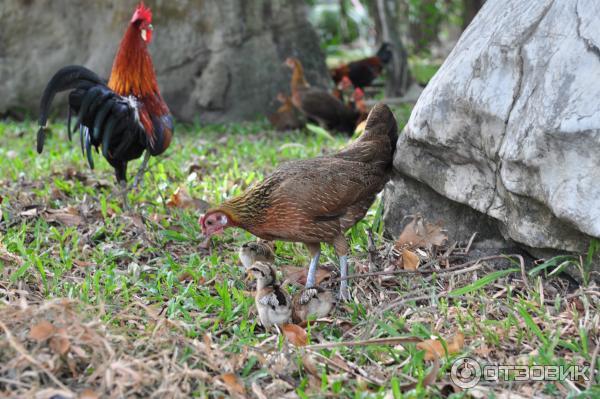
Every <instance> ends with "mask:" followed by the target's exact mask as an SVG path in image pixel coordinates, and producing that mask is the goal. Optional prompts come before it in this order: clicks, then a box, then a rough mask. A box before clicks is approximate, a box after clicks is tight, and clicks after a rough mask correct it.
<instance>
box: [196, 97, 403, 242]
mask: <svg viewBox="0 0 600 399" xmlns="http://www.w3.org/2000/svg"><path fill="white" fill-rule="evenodd" d="M396 139H397V125H396V120H395V118H394V116H393V114H392V113H391V111H390V110H389V108H388V107H387V106H385V105H383V104H378V105H377V106H375V107H374V108H373V110H372V111H371V113H370V115H369V118H368V120H367V126H366V131H365V133H364V134H363V135H362V136H361V137H360V138H359V139H358V140H357V141H355V142H354V143H352V144H350V145H349V146H348V147H346V148H345V149H343V150H342V151H340V152H339V153H337V154H335V155H332V156H324V157H318V158H313V159H306V160H298V161H292V162H288V163H285V164H283V165H281V166H280V167H278V168H277V169H276V170H275V172H273V174H271V175H270V176H268V177H267V178H266V179H265V180H263V181H262V182H260V183H258V184H256V185H254V186H252V187H250V188H248V189H247V190H246V191H245V192H244V193H243V194H242V195H240V196H239V197H236V198H233V199H231V200H229V201H226V202H225V203H223V204H222V205H221V206H220V207H218V208H214V209H211V210H209V211H208V213H210V212H214V211H221V212H225V213H226V214H228V215H229V216H230V218H231V220H232V221H233V222H234V223H235V225H237V226H239V227H242V228H244V229H245V230H247V231H249V232H251V233H252V234H254V235H256V236H258V237H260V238H263V239H265V240H284V241H296V242H303V243H306V244H317V243H321V242H326V243H329V244H334V243H335V241H336V240H337V239H339V237H340V236H342V237H343V234H344V232H345V231H347V230H348V229H349V228H350V227H352V226H353V225H354V224H356V222H358V221H359V220H360V219H362V218H363V217H364V215H365V214H366V212H367V210H368V209H369V207H370V206H371V204H372V203H373V201H374V200H375V197H376V196H377V193H378V192H379V191H381V189H383V186H384V185H385V183H386V182H387V180H388V171H389V169H390V167H391V164H392V156H393V149H394V147H395V144H396Z"/></svg>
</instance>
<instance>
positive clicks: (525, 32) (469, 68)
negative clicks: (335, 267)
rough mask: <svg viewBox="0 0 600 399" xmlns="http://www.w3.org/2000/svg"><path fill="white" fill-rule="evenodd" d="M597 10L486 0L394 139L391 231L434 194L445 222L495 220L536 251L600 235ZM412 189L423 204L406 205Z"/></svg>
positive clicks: (596, 6) (577, 246) (586, 3)
mask: <svg viewBox="0 0 600 399" xmlns="http://www.w3.org/2000/svg"><path fill="white" fill-rule="evenodd" d="M599 18H600V3H598V2H597V1H595V0H577V1H574V0H540V1H521V0H488V1H487V2H486V3H485V5H484V7H483V8H482V10H481V11H480V13H479V14H478V15H477V17H476V18H475V19H474V21H473V22H472V24H471V25H470V26H469V27H468V29H467V30H466V31H465V32H464V34H463V35H462V37H461V39H460V40H459V42H458V44H457V45H456V47H455V48H454V50H453V51H452V53H451V54H450V56H449V57H448V59H447V60H446V61H445V63H444V65H443V66H442V67H441V69H440V70H439V72H438V73H437V74H436V75H435V77H434V78H433V79H432V80H431V82H430V83H429V85H428V86H427V87H426V89H425V91H424V92H423V94H422V95H421V97H420V98H419V101H418V102H417V104H416V107H415V109H414V111H413V113H412V115H411V118H410V120H409V122H408V124H407V126H406V127H405V129H404V132H403V134H402V135H401V137H400V139H399V141H398V145H397V152H396V155H395V160H394V166H395V170H396V178H395V179H394V181H393V182H392V183H391V184H390V185H388V187H387V189H386V193H385V207H386V214H385V221H386V225H387V232H388V233H389V234H391V235H397V234H398V233H399V232H400V229H401V227H402V226H401V219H402V217H403V216H404V215H405V214H407V213H410V212H412V213H414V212H415V211H423V212H424V214H425V215H426V212H428V210H429V209H431V208H432V207H433V208H435V207H436V206H437V204H432V203H431V201H437V202H438V204H440V205H439V206H441V207H442V209H447V210H448V211H447V213H446V216H447V217H446V219H447V222H450V223H454V222H455V221H458V220H461V219H463V220H466V219H468V221H469V223H468V225H469V226H471V228H472V229H474V230H485V231H489V228H488V227H489V221H490V220H491V221H494V223H496V224H497V226H498V230H499V231H501V233H502V235H503V236H504V238H506V239H509V240H514V241H515V242H517V243H519V244H522V245H524V246H526V247H529V248H531V249H532V251H533V252H536V251H535V249H554V250H560V251H574V252H581V251H585V250H587V247H588V245H589V243H590V239H591V238H592V237H600V184H599V182H600V101H599V99H600V79H598V77H599V76H600V24H599V23H598V22H597V21H598V19H599ZM407 181H408V182H409V183H408V184H407V183H406V182H407ZM427 190H429V191H431V192H434V193H436V195H435V196H433V195H426V196H425V197H423V196H422V195H421V192H423V191H427ZM438 194H439V195H438ZM411 197H412V198H422V203H421V204H418V203H417V204H416V205H415V204H414V203H413V204H411V205H409V206H408V205H407V204H406V203H403V202H406V199H407V198H411ZM427 201H430V202H429V203H427ZM448 203H451V204H455V203H458V204H462V205H461V206H460V207H459V208H456V209H459V211H456V212H455V211H454V210H452V206H450V205H448ZM463 206H466V207H468V208H469V209H470V210H471V213H473V212H475V214H476V215H480V216H483V215H487V217H484V218H481V217H479V216H473V215H471V216H465V213H464V212H465V210H464V208H462V207H463ZM409 207H410V208H414V209H410V208H409ZM426 216H427V215H426ZM484 219H485V220H484ZM446 227H450V228H451V226H446ZM474 230H471V231H462V232H461V231H458V230H457V231H456V232H455V233H456V237H454V238H455V239H457V240H465V239H468V238H469V236H470V234H472V232H473V231H474Z"/></svg>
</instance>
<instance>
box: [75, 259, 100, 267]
mask: <svg viewBox="0 0 600 399" xmlns="http://www.w3.org/2000/svg"><path fill="white" fill-rule="evenodd" d="M73 264H74V265H75V266H77V267H80V268H82V269H85V268H88V267H92V266H94V265H95V263H93V262H88V261H86V260H79V259H74V260H73Z"/></svg>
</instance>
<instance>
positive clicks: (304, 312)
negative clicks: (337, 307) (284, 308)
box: [292, 287, 335, 323]
mask: <svg viewBox="0 0 600 399" xmlns="http://www.w3.org/2000/svg"><path fill="white" fill-rule="evenodd" d="M334 302H335V298H334V296H333V293H332V292H331V291H330V290H326V289H323V288H321V287H312V288H305V289H303V290H301V291H299V292H298V293H297V294H296V295H295V296H294V299H293V301H292V320H293V321H294V323H302V322H305V321H306V320H308V318H309V317H310V316H314V317H316V318H317V319H319V318H321V317H325V316H327V315H328V314H329V312H331V309H332V308H333V304H334Z"/></svg>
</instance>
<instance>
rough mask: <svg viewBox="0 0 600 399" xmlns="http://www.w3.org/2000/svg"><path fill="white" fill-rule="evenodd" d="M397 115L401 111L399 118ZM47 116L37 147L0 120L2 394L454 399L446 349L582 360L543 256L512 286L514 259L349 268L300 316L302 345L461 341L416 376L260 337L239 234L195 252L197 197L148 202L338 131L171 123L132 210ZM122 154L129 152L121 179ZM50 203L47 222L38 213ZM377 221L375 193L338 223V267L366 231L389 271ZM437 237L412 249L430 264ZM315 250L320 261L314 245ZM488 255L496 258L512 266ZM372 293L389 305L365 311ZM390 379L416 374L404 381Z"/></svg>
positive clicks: (585, 330) (358, 353) (314, 146)
mask: <svg viewBox="0 0 600 399" xmlns="http://www.w3.org/2000/svg"><path fill="white" fill-rule="evenodd" d="M398 111H399V112H398V113H397V114H398V115H399V117H400V115H402V117H401V120H400V122H401V123H404V122H405V118H406V116H407V115H408V112H407V110H398ZM51 128H52V130H53V132H54V134H53V135H52V136H51V137H49V138H48V140H47V141H46V148H45V150H44V153H43V154H41V155H38V154H37V153H36V152H35V145H34V137H35V134H34V132H35V126H34V125H33V124H32V123H10V122H5V123H0V141H1V142H3V143H5V144H4V146H3V147H2V148H0V178H1V180H2V182H1V187H2V189H1V190H2V191H1V192H0V196H1V198H2V204H1V208H0V209H1V210H2V222H1V223H0V238H1V243H2V245H1V246H0V300H1V302H0V321H2V323H1V324H0V393H1V394H2V395H5V394H9V393H12V394H13V395H15V396H19V395H20V396H33V393H34V392H38V391H40V390H44V389H46V390H48V389H55V390H59V391H61V392H63V395H64V396H65V397H69V396H68V395H67V394H69V392H70V393H71V394H72V393H76V394H82V395H83V393H87V394H89V395H96V396H87V397H105V396H106V397H108V396H114V397H119V396H139V397H147V396H149V395H150V394H155V395H156V396H161V397H162V396H167V397H190V396H193V397H207V396H209V397H222V396H233V397H236V396H237V397H243V396H246V395H248V396H255V397H261V396H260V395H261V394H263V395H264V396H263V397H284V395H287V397H301V398H304V397H325V396H339V397H355V398H359V397H360V398H362V397H369V398H384V397H385V398H387V397H394V398H399V397H410V398H424V397H448V396H450V397H456V398H458V397H468V396H469V394H467V393H466V392H460V391H455V390H454V389H453V388H452V386H451V385H450V384H449V381H450V380H449V377H450V368H451V363H452V361H453V360H454V359H456V358H458V357H460V356H464V355H467V356H471V357H474V358H477V359H479V360H480V361H483V362H489V363H503V364H512V363H525V364H549V365H588V366H589V364H590V362H591V361H592V356H593V351H594V348H596V345H597V342H598V341H597V339H598V336H597V334H598V323H599V316H598V315H599V313H598V294H597V291H594V288H593V287H591V286H590V287H588V288H586V287H582V288H580V289H578V290H576V291H572V290H571V291H569V292H567V289H566V287H565V285H564V284H563V282H562V280H560V279H558V278H556V277H554V276H552V277H549V278H543V276H542V275H543V274H544V273H546V272H548V270H547V269H550V268H551V267H552V266H542V267H538V268H537V269H536V270H535V273H532V274H531V275H530V276H529V285H530V287H531V288H530V289H527V288H526V287H524V283H523V279H522V278H521V277H520V272H519V268H518V267H517V268H515V269H514V270H501V271H497V272H495V273H493V274H490V273H491V272H492V271H494V269H495V268H496V267H498V264H497V263H493V262H488V263H486V262H484V263H482V264H481V265H480V267H479V268H478V269H477V268H476V269H475V270H474V271H472V272H464V273H463V272H461V271H460V270H459V271H458V272H456V273H447V274H443V273H440V274H439V275H438V274H433V275H430V274H426V275H423V276H420V275H416V276H413V275H407V276H403V275H401V276H399V277H393V278H386V279H383V280H377V279H376V278H364V279H360V280H355V281H353V282H352V286H353V287H354V288H353V289H354V297H355V299H356V301H355V302H352V303H350V304H346V305H339V306H338V307H337V309H336V311H335V313H334V314H333V315H332V316H331V318H330V321H329V322H328V323H318V324H315V325H312V326H309V327H307V332H308V335H309V337H310V340H311V342H314V343H316V342H335V341H340V340H344V341H348V340H359V339H361V340H364V339H372V338H382V337H393V336H417V337H420V338H422V339H429V338H431V337H438V338H441V339H442V340H450V338H451V337H452V336H454V335H456V334H463V335H464V336H465V344H464V345H462V346H461V347H460V348H459V349H458V350H457V351H454V352H453V353H448V354H446V355H444V356H442V359H441V366H440V369H439V370H438V371H437V373H435V374H437V378H436V381H435V382H434V383H431V382H427V381H426V377H427V374H428V373H429V372H430V371H431V370H432V368H433V366H432V363H431V361H428V360H425V356H424V352H423V351H421V350H418V349H417V348H416V347H415V345H411V344H406V345H402V346H400V345H392V346H385V345H368V346H363V347H346V346H339V347H336V348H333V349H322V350H314V351H312V350H303V349H299V348H295V347H294V346H291V345H290V344H289V343H288V342H287V341H286V339H284V338H282V337H277V335H276V334H273V333H271V332H266V331H264V329H262V328H261V327H260V325H259V324H258V323H257V316H256V312H255V310H254V308H253V298H252V295H251V293H248V292H247V287H246V283H245V276H244V275H243V271H242V270H241V268H240V266H239V264H238V259H237V255H236V252H237V248H238V247H239V245H240V244H241V243H243V242H245V241H248V240H252V239H253V237H252V236H251V235H249V234H248V233H246V232H244V231H241V230H237V229H230V230H228V231H227V232H226V233H225V234H224V235H223V236H221V237H219V238H217V239H214V240H213V245H212V248H211V249H210V250H209V251H207V250H205V249H203V248H202V247H201V245H200V244H201V243H202V237H201V232H200V229H199V226H198V223H197V219H198V216H199V215H200V213H201V211H202V208H203V203H199V202H198V201H196V202H192V204H193V206H191V207H189V208H181V207H169V206H167V205H166V204H167V202H168V201H169V199H170V197H171V196H172V194H173V193H174V192H175V191H176V190H177V189H178V188H181V187H183V188H185V189H186V190H187V192H189V195H190V196H191V197H192V198H194V199H201V200H203V201H206V202H208V203H211V204H215V203H219V202H220V201H222V200H224V199H226V198H230V197H231V196H234V195H236V194H238V193H240V192H241V191H242V190H243V189H244V188H246V187H247V186H248V185H250V184H251V183H252V182H254V181H256V180H258V179H261V178H262V177H263V176H264V175H266V174H268V173H269V171H271V170H273V168H274V167H275V166H276V165H278V164H279V163H281V162H283V161H286V160H290V159H297V158H307V157H313V156H317V155H320V154H323V153H327V152H332V151H335V150H337V149H339V148H341V147H342V146H343V145H344V144H345V143H346V141H347V139H346V138H344V137H340V136H334V137H333V138H328V137H326V136H323V135H318V134H314V133H311V132H309V131H303V132H293V133H286V134H282V133H277V132H273V131H271V130H269V128H268V126H267V125H265V123H262V122H257V123H245V124H231V125H226V126H223V125H215V126H177V129H176V132H177V133H176V136H175V140H174V143H173V144H172V146H171V148H170V149H169V150H168V152H167V153H166V155H165V156H163V157H160V158H159V159H152V160H151V162H150V171H149V172H148V173H146V175H145V179H144V182H143V185H142V187H141V189H139V190H138V191H136V192H132V193H130V195H129V200H130V202H131V203H132V204H134V206H135V208H134V210H133V211H132V212H125V211H123V210H122V209H121V203H120V198H119V196H118V195H117V192H116V190H115V188H114V187H115V185H114V178H113V175H112V169H111V168H110V167H109V166H108V164H107V163H106V162H105V161H104V160H103V159H101V157H100V156H96V157H95V159H96V170H94V171H91V170H89V168H88V167H87V164H86V162H85V160H84V157H83V156H82V154H81V151H80V150H79V148H78V147H77V145H76V143H69V142H67V140H66V139H65V136H66V134H65V128H64V125H62V124H55V125H53V126H52V127H51ZM138 165H139V162H133V163H131V164H130V167H129V168H130V169H129V175H130V176H132V175H133V174H134V173H135V168H136V167H137V166H138ZM69 207H71V208H69ZM58 209H61V210H62V211H60V212H59V216H60V218H59V220H58V222H57V220H56V218H57V217H58V216H56V213H54V214H53V213H51V212H49V211H48V210H58ZM55 212H56V211H55ZM61 212H62V213H61ZM65 214H67V216H65ZM69 214H70V215H76V216H68V215H69ZM52 215H54V216H52ZM380 215H381V208H380V206H379V200H378V201H377V202H376V203H375V204H374V205H373V207H372V208H371V210H370V212H369V214H368V216H367V217H366V218H365V220H364V221H362V222H360V223H359V224H357V226H355V227H354V228H353V229H352V230H351V231H350V232H349V233H348V237H349V238H350V242H351V248H352V256H351V265H352V266H353V267H354V270H355V271H358V272H361V271H366V269H367V268H368V266H367V265H368V262H369V261H368V259H367V248H368V241H367V234H366V233H365V231H366V230H367V229H368V228H371V227H375V232H376V233H375V241H376V243H377V245H378V250H379V251H378V253H379V255H378V260H379V261H378V262H379V263H380V264H381V267H382V268H385V267H388V268H389V267H391V266H390V265H392V266H393V265H394V264H393V262H392V263H390V259H392V260H393V259H394V257H393V256H388V255H387V254H388V253H389V250H390V248H391V246H392V243H389V242H386V241H385V240H384V239H383V238H382V237H381V228H380V225H381V223H380ZM73 217H74V218H75V219H73ZM61 218H62V219H61ZM458 248H459V249H460V245H459V246H458ZM446 249H447V247H440V248H434V249H430V250H423V251H421V255H420V256H421V257H424V258H428V259H438V260H439V259H441V258H440V256H441V254H442V253H443V252H445V251H446ZM276 252H277V261H276V263H277V264H278V265H279V266H284V265H295V266H305V265H307V264H308V261H309V259H308V257H307V252H306V251H305V250H304V249H303V247H302V246H301V245H299V244H292V243H278V245H277V251H276ZM321 259H322V261H321V262H322V263H326V264H329V265H330V266H334V265H337V259H336V258H335V256H334V253H333V252H332V250H331V248H324V253H323V256H322V258H321ZM440 263H443V262H441V261H440ZM456 263H460V262H456V261H455V262H454V263H453V264H456ZM504 263H505V265H504V268H505V269H506V268H508V267H511V266H513V265H512V264H511V263H510V262H507V261H505V262H504ZM558 264H561V262H560V261H557V262H554V263H552V265H553V266H554V265H558ZM500 265H501V264H500ZM436 267H438V268H439V267H440V266H439V265H438V266H436ZM439 270H442V269H439ZM439 270H438V271H439ZM490 276H491V277H490ZM296 289H297V288H296V287H292V291H294V290H296ZM423 295H424V296H425V297H426V299H423V298H417V297H418V296H423ZM59 298H63V299H59ZM413 298H414V299H413ZM390 303H397V306H394V307H392V308H390V309H387V310H383V309H384V308H385V307H386V306H388V305H389V304H390ZM43 320H49V321H50V322H52V323H53V325H54V327H55V328H56V329H57V330H56V331H54V330H53V331H54V335H53V336H52V338H49V339H36V338H35V337H34V336H35V334H33V333H32V328H33V327H36V326H40V323H41V322H42V321H43ZM61 328H63V329H64V330H59V329H61ZM5 338H6V339H5ZM445 345H446V344H445ZM64 347H68V348H67V349H66V350H63V349H64ZM27 356H28V357H27ZM511 362H512V363H511ZM434 372H435V370H434ZM51 376H53V377H54V378H55V379H56V380H57V381H58V383H57V382H56V381H55V380H54V379H53V377H51ZM408 383H414V384H415V385H416V386H415V387H413V388H412V389H408V388H407V387H406V384H408ZM60 384H62V386H61V385H60ZM532 387H533V388H532ZM480 389H483V391H482V392H484V395H488V394H489V393H490V392H494V393H495V394H496V395H500V394H502V393H506V392H513V393H520V394H523V395H526V394H527V393H528V390H532V389H536V391H535V392H536V393H540V394H542V393H543V394H545V395H547V396H549V397H565V396H571V397H575V396H577V395H589V396H592V395H593V394H594V393H596V394H597V393H598V387H597V386H596V388H594V386H593V385H592V387H591V388H588V387H587V384H586V382H585V381H577V382H573V383H571V382H551V383H536V384H533V383H529V384H519V383H514V382H513V383H510V382H508V383H502V384H484V385H483V386H482V387H480ZM485 392H487V394H486V393H485Z"/></svg>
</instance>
